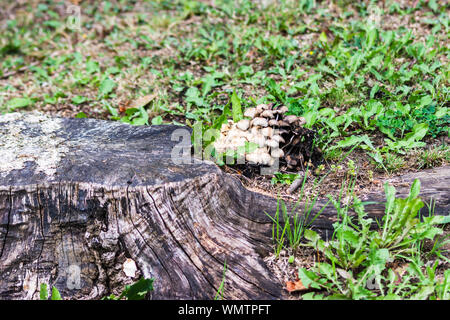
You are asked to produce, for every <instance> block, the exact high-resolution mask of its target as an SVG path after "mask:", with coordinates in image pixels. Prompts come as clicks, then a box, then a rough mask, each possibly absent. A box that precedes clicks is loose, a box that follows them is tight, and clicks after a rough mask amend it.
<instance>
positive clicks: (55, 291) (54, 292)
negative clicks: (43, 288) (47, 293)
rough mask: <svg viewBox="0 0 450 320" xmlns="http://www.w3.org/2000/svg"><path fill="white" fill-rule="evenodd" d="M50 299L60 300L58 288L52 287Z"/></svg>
mask: <svg viewBox="0 0 450 320" xmlns="http://www.w3.org/2000/svg"><path fill="white" fill-rule="evenodd" d="M50 300H62V298H61V295H60V294H59V291H58V289H56V287H52V296H51V298H50Z"/></svg>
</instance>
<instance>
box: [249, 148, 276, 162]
mask: <svg viewBox="0 0 450 320" xmlns="http://www.w3.org/2000/svg"><path fill="white" fill-rule="evenodd" d="M245 159H246V160H247V161H248V162H251V163H255V164H262V165H271V164H272V163H273V159H272V157H271V156H270V155H269V153H268V152H267V149H265V148H258V149H256V150H255V151H253V152H251V153H248V154H246V155H245Z"/></svg>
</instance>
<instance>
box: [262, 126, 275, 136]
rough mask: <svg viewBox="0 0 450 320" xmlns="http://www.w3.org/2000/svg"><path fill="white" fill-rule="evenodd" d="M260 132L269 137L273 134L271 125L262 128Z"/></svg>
mask: <svg viewBox="0 0 450 320" xmlns="http://www.w3.org/2000/svg"><path fill="white" fill-rule="evenodd" d="M261 133H262V134H263V136H265V137H271V136H273V129H272V128H271V127H267V128H262V129H261Z"/></svg>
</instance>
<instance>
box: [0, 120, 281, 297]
mask: <svg viewBox="0 0 450 320" xmlns="http://www.w3.org/2000/svg"><path fill="white" fill-rule="evenodd" d="M176 129H180V127H177V126H155V127H135V126H129V125H126V124H121V123H118V122H108V121H98V120H92V119H59V118H48V117H46V116H43V115H36V114H27V115H23V114H17V113H16V114H8V115H5V116H0V298H3V299H21V298H26V299H36V298H37V297H38V295H39V286H40V284H41V283H47V284H49V285H55V286H56V287H57V288H58V289H59V290H60V292H61V295H62V296H63V297H66V298H72V299H80V298H85V299H94V298H100V297H102V296H104V295H106V294H109V293H111V292H120V291H121V290H122V289H123V285H124V284H127V283H131V282H133V281H135V280H136V279H137V278H139V277H140V276H145V277H147V278H149V277H152V278H154V279H155V282H154V287H155V290H154V292H153V294H152V298H154V299H170V298H175V299H179V298H187V299H212V298H214V296H215V294H216V292H217V290H218V288H219V285H220V283H221V281H222V278H223V269H224V264H225V261H226V265H227V271H226V274H225V279H226V285H225V290H224V297H225V298H227V299H274V298H279V297H281V294H282V292H281V287H280V286H279V285H278V284H276V282H275V281H273V279H272V277H271V275H270V274H269V272H268V269H267V268H266V266H265V264H264V262H263V260H262V256H263V254H264V252H265V253H267V250H270V244H271V238H270V236H271V234H270V230H271V223H270V220H269V219H268V218H267V216H266V215H265V214H264V210H267V211H268V212H273V211H274V206H275V203H274V201H273V199H271V198H266V197H264V196H260V195H258V194H255V193H251V192H249V191H247V190H246V189H245V188H243V187H242V185H241V184H240V183H239V182H238V181H236V180H235V179H233V178H231V177H229V176H227V175H226V174H224V173H222V171H221V170H220V169H219V168H218V167H217V166H215V165H214V164H212V163H207V162H202V161H194V162H193V163H192V164H174V163H173V162H172V161H171V152H172V149H173V148H174V146H175V145H177V144H180V142H179V141H172V140H171V136H172V133H173V132H174V130H176ZM185 130H186V129H185ZM268 199H269V200H268ZM267 203H269V207H266V205H267ZM270 206H271V207H270ZM126 259H132V260H133V261H134V262H135V263H136V265H137V268H138V271H137V273H136V276H135V277H134V278H129V277H127V276H126V275H125V273H124V272H123V263H124V262H125V261H126Z"/></svg>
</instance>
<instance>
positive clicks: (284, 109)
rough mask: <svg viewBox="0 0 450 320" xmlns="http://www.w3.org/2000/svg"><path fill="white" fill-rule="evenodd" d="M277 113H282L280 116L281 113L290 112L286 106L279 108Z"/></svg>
mask: <svg viewBox="0 0 450 320" xmlns="http://www.w3.org/2000/svg"><path fill="white" fill-rule="evenodd" d="M277 111H278V113H280V114H281V113H286V112H288V111H289V108H288V107H286V106H282V107H280V108H278V109H277Z"/></svg>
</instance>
